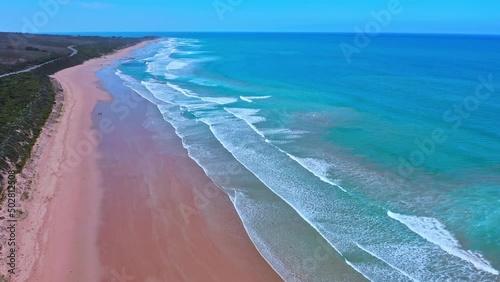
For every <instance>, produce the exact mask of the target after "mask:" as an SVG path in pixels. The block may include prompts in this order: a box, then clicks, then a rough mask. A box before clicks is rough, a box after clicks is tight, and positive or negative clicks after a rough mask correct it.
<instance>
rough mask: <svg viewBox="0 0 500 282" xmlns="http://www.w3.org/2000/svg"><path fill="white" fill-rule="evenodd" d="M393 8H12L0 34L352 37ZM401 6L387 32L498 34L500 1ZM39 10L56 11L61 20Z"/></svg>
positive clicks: (382, 2)
mask: <svg viewBox="0 0 500 282" xmlns="http://www.w3.org/2000/svg"><path fill="white" fill-rule="evenodd" d="M391 1H398V0H140V1H138V0H99V1H92V0H82V1H77V0H16V1H14V0H11V1H2V3H1V4H0V11H2V18H1V20H0V31H29V32H31V31H33V27H34V28H36V30H35V31H37V32H96V31H320V32H355V28H356V27H359V28H362V29H363V28H364V27H365V25H366V24H367V23H368V22H370V20H372V19H373V16H372V15H371V12H372V11H380V10H383V9H387V6H388V3H390V2H391ZM65 2H68V3H66V4H64V3H65ZM399 2H400V3H401V7H403V9H402V11H400V12H399V13H395V14H393V15H392V20H391V22H390V24H388V25H387V26H386V27H383V29H382V31H383V32H412V33H413V32H417V33H494V34H500V1H499V0H413V1H412V0H399ZM40 3H52V4H54V3H58V4H57V7H55V8H54V9H53V10H55V11H56V12H54V13H52V12H51V11H52V10H51V9H44V8H43V5H41V4H40ZM231 3H232V4H231ZM216 4H217V5H216ZM215 6H217V7H218V8H219V10H217V9H216V7H215ZM47 11H48V12H47ZM43 14H45V17H44V15H43ZM221 15H222V16H221Z"/></svg>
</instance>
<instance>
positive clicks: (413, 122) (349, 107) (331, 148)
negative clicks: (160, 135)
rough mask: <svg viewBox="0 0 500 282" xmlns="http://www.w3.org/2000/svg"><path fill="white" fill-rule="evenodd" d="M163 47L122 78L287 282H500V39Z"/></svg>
mask: <svg viewBox="0 0 500 282" xmlns="http://www.w3.org/2000/svg"><path fill="white" fill-rule="evenodd" d="M161 36H162V37H163V39H162V40H159V41H157V42H154V43H152V44H150V45H149V46H147V47H146V48H144V49H141V50H139V51H137V52H136V53H135V54H134V55H133V56H132V57H130V58H127V59H125V60H123V61H122V62H120V63H119V64H118V65H117V66H116V67H115V69H114V70H113V72H114V74H115V75H116V77H117V78H119V79H121V80H122V82H123V84H124V85H125V86H127V87H129V88H130V89H132V90H134V91H135V92H136V93H138V94H139V95H140V96H142V97H144V98H145V99H147V100H148V101H150V102H151V103H152V104H154V105H156V107H157V109H158V111H160V112H161V114H162V115H163V120H161V122H166V123H169V124H171V125H172V126H173V127H174V128H175V131H176V134H177V135H178V136H179V138H180V139H181V140H182V143H183V146H184V147H185V148H186V150H187V152H188V153H189V156H190V157H191V158H192V159H193V160H195V161H196V162H197V163H198V164H199V166H200V167H201V168H203V170H204V171H205V173H206V174H207V175H208V176H209V177H210V178H211V179H212V180H213V181H214V182H215V183H216V184H217V185H218V186H219V187H220V188H221V189H223V190H224V191H225V192H226V193H227V194H228V195H229V196H230V198H231V201H232V202H233V204H234V206H235V208H236V210H237V211H238V214H239V216H240V218H241V219H242V222H243V224H244V226H245V229H246V230H247V232H248V234H249V236H250V238H251V239H252V241H253V242H254V244H255V246H256V247H257V249H258V250H259V252H260V253H261V254H262V256H263V257H264V258H265V259H266V260H267V261H268V262H269V264H270V265H271V266H272V267H273V268H274V269H275V270H276V271H277V273H278V274H279V275H280V276H281V277H282V278H283V279H285V280H286V281H340V280H349V278H342V277H345V276H342V273H340V272H341V271H342V269H344V272H352V273H355V275H353V276H352V277H353V278H352V280H356V279H358V280H363V279H367V280H371V281H500V276H499V271H500V228H499V226H500V118H499V114H500V97H499V92H500V73H499V71H500V37H494V36H445V35H442V36H441V35H439V36H438V35H436V36H430V35H380V36H378V37H375V38H373V40H372V42H371V43H370V44H369V45H368V46H366V47H364V48H359V49H356V52H355V53H353V54H352V56H351V57H350V60H347V59H346V57H345V55H344V53H343V51H342V48H341V46H346V45H345V44H351V45H353V44H354V35H350V34H271V33H269V34H252V33H248V34H230V33H228V34H216V33H214V34H194V33H193V34H161ZM343 43H345V44H344V45H342V44H343ZM290 218H294V220H290ZM221 224H224V223H221ZM310 234H315V235H316V236H317V237H319V238H321V240H324V241H325V242H326V243H327V244H320V246H321V247H320V249H319V250H317V249H316V248H315V245H314V242H313V243H311V245H309V243H308V242H309V241H308V238H309V237H311V235H310ZM290 238H293V240H291V239H290ZM326 249H328V250H326ZM322 252H323V253H328V254H330V253H333V254H334V256H335V257H336V260H335V261H336V264H335V265H333V264H332V265H331V267H330V266H329V265H328V261H326V259H323V258H324V257H325V256H322V255H321V254H322ZM339 263H340V264H342V265H339ZM337 268H338V269H339V272H335V271H332V269H337ZM354 277H357V278H354Z"/></svg>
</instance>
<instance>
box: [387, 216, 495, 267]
mask: <svg viewBox="0 0 500 282" xmlns="http://www.w3.org/2000/svg"><path fill="white" fill-rule="evenodd" d="M387 215H388V216H389V217H391V218H392V219H394V220H397V221H399V222H401V223H402V224H404V225H405V226H406V227H408V228H409V229H410V230H411V231H413V232H414V233H416V234H417V235H419V236H420V237H422V238H424V239H425V240H427V241H429V242H431V243H433V244H435V245H437V246H439V247H440V248H441V249H442V250H443V251H445V252H447V253H448V254H450V255H453V256H455V257H458V258H460V259H462V260H465V261H467V262H469V263H472V264H473V265H474V266H475V267H476V268H478V269H481V270H483V271H486V272H489V273H491V274H494V275H498V274H499V272H498V270H496V269H494V268H493V267H492V266H491V264H490V263H489V262H488V261H487V260H486V259H484V258H483V257H482V256H481V254H479V253H474V252H472V251H470V250H467V251H466V250H463V249H462V248H461V247H462V246H461V245H460V243H459V242H458V240H457V239H455V237H454V236H453V235H452V234H451V233H450V232H449V231H448V230H446V226H445V225H444V224H442V223H441V222H439V221H438V220H437V219H435V218H431V217H418V216H408V215H402V214H398V213H393V212H391V211H388V212H387Z"/></svg>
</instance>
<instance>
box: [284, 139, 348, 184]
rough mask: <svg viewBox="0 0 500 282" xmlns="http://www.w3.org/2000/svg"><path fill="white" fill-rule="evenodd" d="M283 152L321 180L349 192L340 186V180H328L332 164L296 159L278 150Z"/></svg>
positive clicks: (318, 160) (317, 160)
mask: <svg viewBox="0 0 500 282" xmlns="http://www.w3.org/2000/svg"><path fill="white" fill-rule="evenodd" d="M278 150H280V151H281V152H283V153H285V154H286V155H287V156H288V157H290V158H291V159H292V160H294V161H296V162H297V163H298V164H299V165H301V166H302V167H303V168H305V169H306V170H308V171H310V172H311V173H312V174H314V175H315V176H316V177H318V178H319V179H321V181H323V182H325V183H328V184H330V185H332V186H335V187H337V188H339V189H340V190H342V191H344V192H346V193H348V192H347V190H345V189H344V188H343V187H342V186H340V181H338V180H333V181H332V180H330V179H329V178H328V171H329V170H330V169H331V168H332V167H333V166H332V165H331V164H329V163H327V162H326V161H324V160H321V159H313V158H299V157H296V156H294V155H292V154H290V153H288V152H286V151H284V150H281V149H280V148H278Z"/></svg>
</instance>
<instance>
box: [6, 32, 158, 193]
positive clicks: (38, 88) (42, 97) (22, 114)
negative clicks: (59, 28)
mask: <svg viewBox="0 0 500 282" xmlns="http://www.w3.org/2000/svg"><path fill="white" fill-rule="evenodd" d="M11 35H12V34H11ZM8 38H9V34H6V33H0V50H3V52H0V62H1V63H0V74H1V73H2V71H1V68H3V70H4V73H6V72H10V71H17V70H21V69H24V68H26V67H27V66H32V65H36V64H37V63H40V62H45V61H48V60H51V59H53V58H59V59H58V60H57V61H54V62H52V63H50V64H47V65H44V66H43V67H41V68H38V69H36V70H34V71H31V72H27V73H22V74H17V75H13V76H8V77H4V78H0V183H1V182H2V181H3V174H4V172H5V171H6V170H7V169H15V170H16V171H20V170H21V169H22V168H23V166H24V164H25V162H26V160H27V159H28V158H29V156H30V154H31V149H32V147H33V145H34V144H35V142H36V139H37V137H38V136H39V135H40V132H41V129H42V127H43V125H44V124H45V122H46V120H47V118H48V116H49V115H50V113H51V111H52V106H53V104H54V101H55V89H54V88H53V85H52V84H51V81H50V78H49V75H51V74H54V73H56V72H57V71H60V70H62V69H65V68H68V67H71V66H75V65H78V64H81V63H83V62H84V61H86V60H89V59H91V58H96V57H100V56H102V55H104V54H109V53H112V52H113V51H114V50H116V49H120V48H123V47H126V46H129V45H133V44H136V43H139V42H141V41H144V40H146V39H150V38H116V37H115V38H103V37H73V36H53V35H36V36H34V37H33V38H32V39H30V40H29V41H28V42H27V43H26V46H25V47H24V49H22V48H21V49H20V50H21V51H19V50H17V51H16V50H13V49H9V48H7V47H5V46H6V45H5V44H10V42H9V40H8ZM2 44H4V45H2ZM28 45H29V47H32V48H37V49H38V50H46V51H47V52H43V51H36V50H35V49H32V48H29V50H26V47H28ZM70 45H76V46H75V47H74V48H75V49H77V50H78V51H79V52H78V54H77V55H75V56H73V57H68V55H69V54H70V53H71V51H70V50H68V49H67V48H66V47H67V46H70ZM2 46H3V47H5V48H4V49H2ZM7 46H8V45H7ZM6 50H10V51H6ZM23 50H24V51H23ZM33 52H38V53H42V54H36V55H33ZM14 61H17V62H18V63H12V62H14ZM1 192H2V191H0V193H1Z"/></svg>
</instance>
